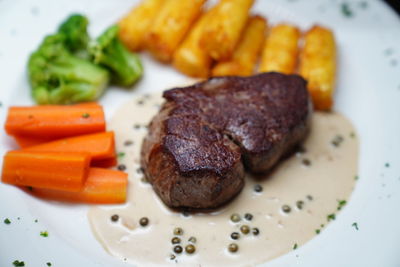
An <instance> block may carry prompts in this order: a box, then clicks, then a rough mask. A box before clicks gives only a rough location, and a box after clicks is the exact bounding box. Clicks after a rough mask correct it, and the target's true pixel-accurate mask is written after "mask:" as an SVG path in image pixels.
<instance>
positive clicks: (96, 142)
mask: <svg viewBox="0 0 400 267" xmlns="http://www.w3.org/2000/svg"><path fill="white" fill-rule="evenodd" d="M24 150H25V151H36V152H60V153H64V152H81V153H89V154H90V157H91V160H92V162H93V161H99V160H105V159H111V158H115V157H116V155H115V145H114V133H113V132H100V133H94V134H87V135H79V136H75V137H69V138H64V139H59V140H55V141H52V142H47V143H44V144H40V145H36V146H31V147H27V148H25V149H24Z"/></svg>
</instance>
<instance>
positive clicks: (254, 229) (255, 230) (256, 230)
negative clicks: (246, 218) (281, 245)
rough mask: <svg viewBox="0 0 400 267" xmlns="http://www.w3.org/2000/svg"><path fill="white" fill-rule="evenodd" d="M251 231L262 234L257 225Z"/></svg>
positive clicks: (254, 233)
mask: <svg viewBox="0 0 400 267" xmlns="http://www.w3.org/2000/svg"><path fill="white" fill-rule="evenodd" d="M251 232H252V233H253V235H259V234H260V230H258V228H257V227H254V228H253V229H252V230H251Z"/></svg>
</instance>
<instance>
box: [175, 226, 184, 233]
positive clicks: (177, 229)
mask: <svg viewBox="0 0 400 267" xmlns="http://www.w3.org/2000/svg"><path fill="white" fill-rule="evenodd" d="M174 235H183V229H182V228H180V227H176V228H175V229H174Z"/></svg>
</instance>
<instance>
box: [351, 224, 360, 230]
mask: <svg viewBox="0 0 400 267" xmlns="http://www.w3.org/2000/svg"><path fill="white" fill-rule="evenodd" d="M351 226H353V227H354V228H356V230H357V231H358V224H357V223H356V222H353V224H352V225H351Z"/></svg>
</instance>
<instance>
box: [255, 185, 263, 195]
mask: <svg viewBox="0 0 400 267" xmlns="http://www.w3.org/2000/svg"><path fill="white" fill-rule="evenodd" d="M254 191H255V192H257V193H260V192H262V191H263V188H262V186H261V185H259V184H256V185H255V186H254Z"/></svg>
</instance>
